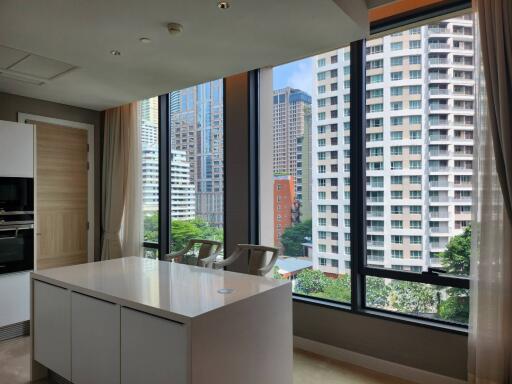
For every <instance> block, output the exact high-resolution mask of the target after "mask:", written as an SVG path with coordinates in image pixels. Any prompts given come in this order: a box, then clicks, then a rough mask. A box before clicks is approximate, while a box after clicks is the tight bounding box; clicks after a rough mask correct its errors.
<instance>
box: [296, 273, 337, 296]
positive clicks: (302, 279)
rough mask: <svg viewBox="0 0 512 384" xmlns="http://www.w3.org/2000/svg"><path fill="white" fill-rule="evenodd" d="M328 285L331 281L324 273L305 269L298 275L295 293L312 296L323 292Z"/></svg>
mask: <svg viewBox="0 0 512 384" xmlns="http://www.w3.org/2000/svg"><path fill="white" fill-rule="evenodd" d="M328 284H329V279H328V278H327V277H326V276H325V275H324V274H323V272H322V271H319V270H313V269H304V270H302V271H300V272H299V273H298V274H297V280H296V282H295V291H296V292H297V293H302V294H304V295H311V294H314V293H320V292H323V291H324V290H325V288H327V285H328Z"/></svg>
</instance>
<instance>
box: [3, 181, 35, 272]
mask: <svg viewBox="0 0 512 384" xmlns="http://www.w3.org/2000/svg"><path fill="white" fill-rule="evenodd" d="M33 268H34V182H33V179H31V178H23V177H0V274H3V273H10V272H17V271H26V270H30V269H33Z"/></svg>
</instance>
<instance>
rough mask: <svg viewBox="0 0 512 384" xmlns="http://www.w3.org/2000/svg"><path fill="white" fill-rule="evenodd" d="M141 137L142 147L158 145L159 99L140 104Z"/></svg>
mask: <svg viewBox="0 0 512 384" xmlns="http://www.w3.org/2000/svg"><path fill="white" fill-rule="evenodd" d="M139 117H140V136H141V141H142V145H153V144H157V143H158V97H152V98H150V99H145V100H142V101H141V102H140V103H139Z"/></svg>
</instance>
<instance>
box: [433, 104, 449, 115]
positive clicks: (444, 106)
mask: <svg viewBox="0 0 512 384" xmlns="http://www.w3.org/2000/svg"><path fill="white" fill-rule="evenodd" d="M428 109H429V110H430V111H431V112H434V111H435V112H439V111H446V113H449V112H450V110H451V108H450V107H449V106H448V104H431V105H429V107H428Z"/></svg>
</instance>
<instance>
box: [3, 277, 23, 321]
mask: <svg viewBox="0 0 512 384" xmlns="http://www.w3.org/2000/svg"><path fill="white" fill-rule="evenodd" d="M29 288H30V273H29V272H15V273H6V274H5V275H1V276H0V327H4V326H6V325H10V324H15V323H20V322H22V321H27V320H28V319H30V290H29Z"/></svg>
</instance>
